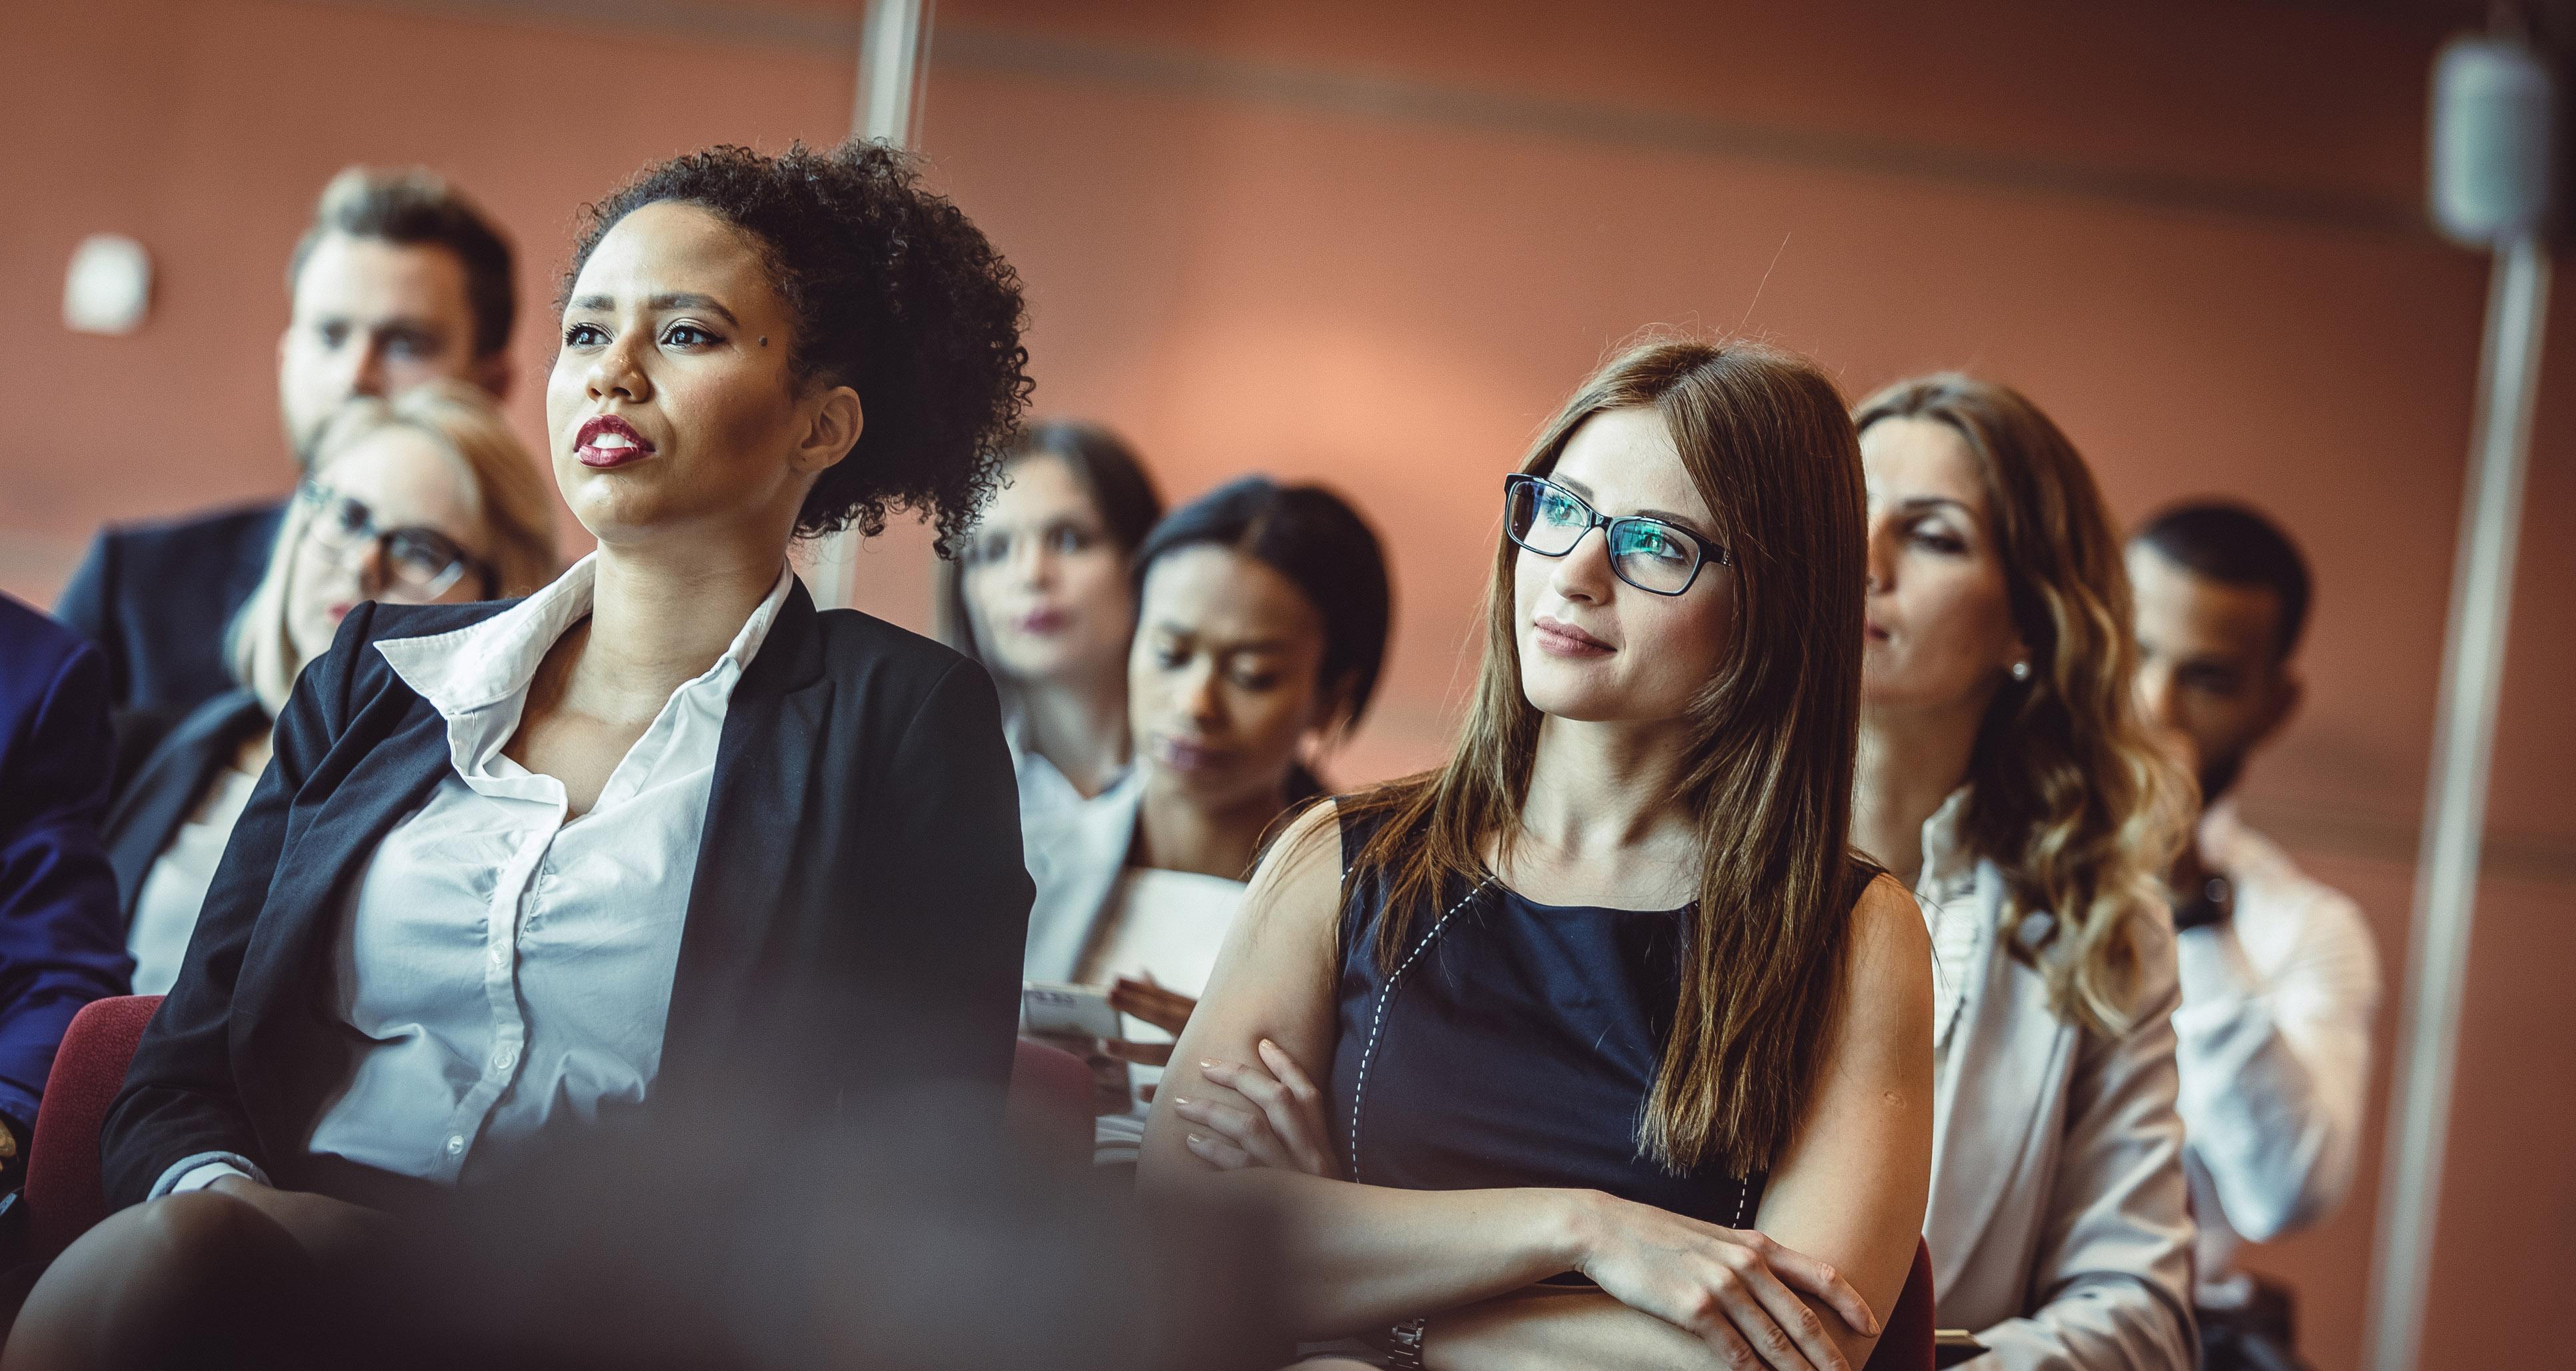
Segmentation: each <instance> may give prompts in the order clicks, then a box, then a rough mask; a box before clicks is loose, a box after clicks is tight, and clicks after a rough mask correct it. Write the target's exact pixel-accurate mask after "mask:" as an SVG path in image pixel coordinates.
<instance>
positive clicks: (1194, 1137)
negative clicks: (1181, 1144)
mask: <svg viewBox="0 0 2576 1371" xmlns="http://www.w3.org/2000/svg"><path fill="white" fill-rule="evenodd" d="M1188 1142H1189V1145H1190V1146H1192V1147H1205V1146H1207V1138H1206V1136H1205V1135H1203V1134H1198V1133H1192V1134H1190V1135H1189V1138H1188Z"/></svg>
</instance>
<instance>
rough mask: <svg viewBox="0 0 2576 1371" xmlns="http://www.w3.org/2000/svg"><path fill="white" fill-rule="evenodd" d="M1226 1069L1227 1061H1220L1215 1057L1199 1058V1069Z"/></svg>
mask: <svg viewBox="0 0 2576 1371" xmlns="http://www.w3.org/2000/svg"><path fill="white" fill-rule="evenodd" d="M1224 1069H1225V1063H1223V1062H1221V1061H1218V1060H1217V1059H1216V1058H1214V1057H1201V1058H1199V1070H1201V1071H1222V1070H1224Z"/></svg>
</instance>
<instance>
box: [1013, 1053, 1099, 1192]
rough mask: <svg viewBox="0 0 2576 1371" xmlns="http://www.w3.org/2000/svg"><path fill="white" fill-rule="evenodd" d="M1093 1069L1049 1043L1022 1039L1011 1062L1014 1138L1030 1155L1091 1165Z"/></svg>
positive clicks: (1080, 1059)
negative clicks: (1017, 1051)
mask: <svg viewBox="0 0 2576 1371" xmlns="http://www.w3.org/2000/svg"><path fill="white" fill-rule="evenodd" d="M1092 1089H1093V1087H1092V1083H1091V1068H1090V1067H1089V1066H1088V1065H1086V1064H1085V1063H1084V1062H1083V1060H1082V1058H1080V1057H1077V1056H1075V1055H1073V1054H1072V1053H1070V1052H1067V1051H1065V1050H1064V1049H1063V1048H1061V1047H1056V1046H1054V1045H1052V1044H1049V1043H1042V1042H1038V1041H1036V1040H1034V1039H1030V1038H1022V1039H1020V1048H1019V1055H1018V1056H1016V1057H1015V1058H1013V1059H1012V1062H1011V1096H1010V1100H1009V1103H1008V1105H1007V1113H1008V1115H1009V1118H1010V1127H1011V1135H1012V1136H1013V1137H1015V1138H1018V1139H1019V1140H1020V1142H1021V1144H1022V1145H1023V1146H1025V1147H1027V1148H1028V1149H1029V1152H1030V1154H1031V1155H1032V1156H1037V1157H1044V1158H1046V1159H1048V1160H1050V1161H1056V1162H1067V1163H1079V1164H1082V1165H1086V1166H1087V1165H1089V1164H1090V1162H1091V1095H1092Z"/></svg>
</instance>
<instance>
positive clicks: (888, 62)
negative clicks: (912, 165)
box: [805, 0, 931, 609]
mask: <svg viewBox="0 0 2576 1371" xmlns="http://www.w3.org/2000/svg"><path fill="white" fill-rule="evenodd" d="M930 13H931V0H868V17H867V21H866V24H865V26H864V27H862V28H861V29H860V30H859V79H858V90H857V92H856V94H855V95H854V96H853V98H852V100H851V110H850V132H851V133H852V134H854V135H856V136H858V137H861V138H872V139H875V140H877V141H878V142H881V143H891V144H893V145H894V146H896V147H899V148H905V147H911V146H912V144H913V139H914V138H915V136H916V135H917V134H918V133H919V131H920V125H921V94H922V84H923V83H922V69H923V68H924V66H926V65H927V60H928V58H929V55H930ZM858 549H859V538H858V534H856V533H855V532H853V531H851V530H849V529H843V530H842V531H840V532H838V533H835V534H833V535H831V536H830V537H827V538H823V539H819V540H817V541H816V543H815V544H814V548H813V552H812V554H811V557H810V559H809V561H808V563H807V565H806V567H805V588H806V591H807V592H808V593H809V594H811V595H812V596H813V597H814V606H815V608H817V609H847V608H848V607H849V605H850V601H851V589H852V587H851V585H850V581H851V578H852V577H853V576H855V575H856V574H857V570H858V569H857V566H856V561H857V558H856V556H855V554H856V553H857V552H858Z"/></svg>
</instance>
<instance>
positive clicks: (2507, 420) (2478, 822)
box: [2364, 236, 2549, 1371]
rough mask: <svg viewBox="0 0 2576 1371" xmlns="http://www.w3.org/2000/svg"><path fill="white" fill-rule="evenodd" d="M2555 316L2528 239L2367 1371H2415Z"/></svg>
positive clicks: (2393, 1143)
mask: <svg viewBox="0 0 2576 1371" xmlns="http://www.w3.org/2000/svg"><path fill="white" fill-rule="evenodd" d="M2548 309H2549V257H2548V254H2547V253H2546V252H2545V251H2544V250H2543V249H2542V247H2541V246H2540V244H2539V242H2538V241H2537V240H2536V239H2535V238H2532V237H2528V236H2526V237H2524V238H2521V239H2519V240H2516V241H2515V242H2513V243H2511V244H2508V245H2507V246H2506V247H2505V248H2504V249H2503V250H2502V251H2501V252H2500V253H2499V254H2498V255H2497V257H2496V262H2495V275H2494V280H2493V283H2492V286H2491V288H2490V291H2489V294H2488V296H2487V336H2486V351H2485V355H2484V357H2483V358H2482V359H2481V361H2480V365H2479V376H2478V414H2477V418H2476V421H2475V425H2474V428H2473V430H2472V439H2471V443H2470V466H2469V483H2468V491H2467V495H2466V500H2465V503H2464V504H2463V507H2462V509H2461V511H2460V550H2459V555H2458V561H2457V563H2456V564H2455V565H2454V567H2453V570H2452V576H2451V620H2450V632H2449V642H2448V643H2447V644H2446V645H2445V647H2444V651H2443V654H2442V692H2441V702H2440V705H2439V707H2438V709H2437V710H2436V712H2435V715H2434V725H2433V765H2432V772H2431V776H2430V778H2429V780H2428V783H2427V786H2426V795H2425V806H2424V835H2423V840H2422V850H2421V851H2420V852H2419V853H2418V854H2417V857H2416V868H2415V873H2416V884H2415V922H2414V929H2413V932H2412V934H2411V935H2410V937H2409V940H2408V952H2407V965H2408V967H2409V971H2410V974H2409V976H2408V979H2407V990H2406V1006H2405V1017H2404V1019H2403V1020H2402V1021H2401V1023H2400V1024H2399V1028H2398V1037H2397V1050H2398V1058H2397V1078H2396V1084H2395V1086H2394V1088H2393V1089H2392V1090H2391V1092H2390V1098H2389V1103H2388V1158H2387V1163H2386V1167H2385V1170H2384V1172H2383V1174H2382V1180H2381V1188H2380V1200H2379V1235H2378V1240H2377V1242H2376V1243H2375V1244H2374V1252H2373V1256H2372V1261H2371V1291H2370V1344H2369V1353H2368V1355H2367V1357H2366V1358H2365V1362H2364V1364H2365V1365H2367V1366H2368V1367H2370V1368H2371V1371H2413V1368H2414V1367H2415V1366H2416V1364H2417V1358H2418V1356H2419V1355H2420V1353H2421V1351H2422V1343H2423V1333H2424V1299H2425V1295H2426V1292H2427V1290H2428V1289H2429V1287H2430V1285H2431V1283H2432V1272H2433V1243H2434V1237H2435V1235H2434V1220H2435V1218H2436V1217H2437V1215H2438V1214H2439V1212H2440V1208H2441V1198H2442V1159H2443V1150H2444V1144H2445V1143H2446V1142H2447V1141H2448V1134H2449V1131H2450V1115H2451V1072H2452V1066H2453V1062H2454V1060H2455V1059H2456V1057H2457V1055H2458V1050H2459V1036H2460V999H2461V993H2462V988H2463V985H2464V982H2465V979H2466V975H2467V971H2468V961H2469V930H2470V924H2471V921H2472V917H2473V916H2474V915H2475V913H2476V910H2477V893H2478V846H2479V842H2480V839H2481V837H2482V836H2483V834H2484V832H2485V829H2486V811H2487V769H2488V763H2489V761H2490V760H2491V759H2492V758H2493V756H2494V753H2495V724H2496V700H2497V696H2498V693H2499V691H2500V688H2501V686H2502V685H2503V681H2504V649H2505V632H2506V629H2507V627H2508V624H2509V621H2510V619H2511V616H2512V612H2513V564H2514V544H2515V542H2516V540H2517V538H2518V536H2519V534H2520V532H2521V525H2522V477H2523V468H2524V466H2525V465H2526V463H2527V461H2528V459H2529V456H2530V452H2531V411H2532V399H2533V394H2534V392H2535V390H2536V389H2537V387H2538V381H2539V376H2540V345H2541V339H2542V335H2543V331H2544V329H2545V328H2546V324H2547V316H2548Z"/></svg>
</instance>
